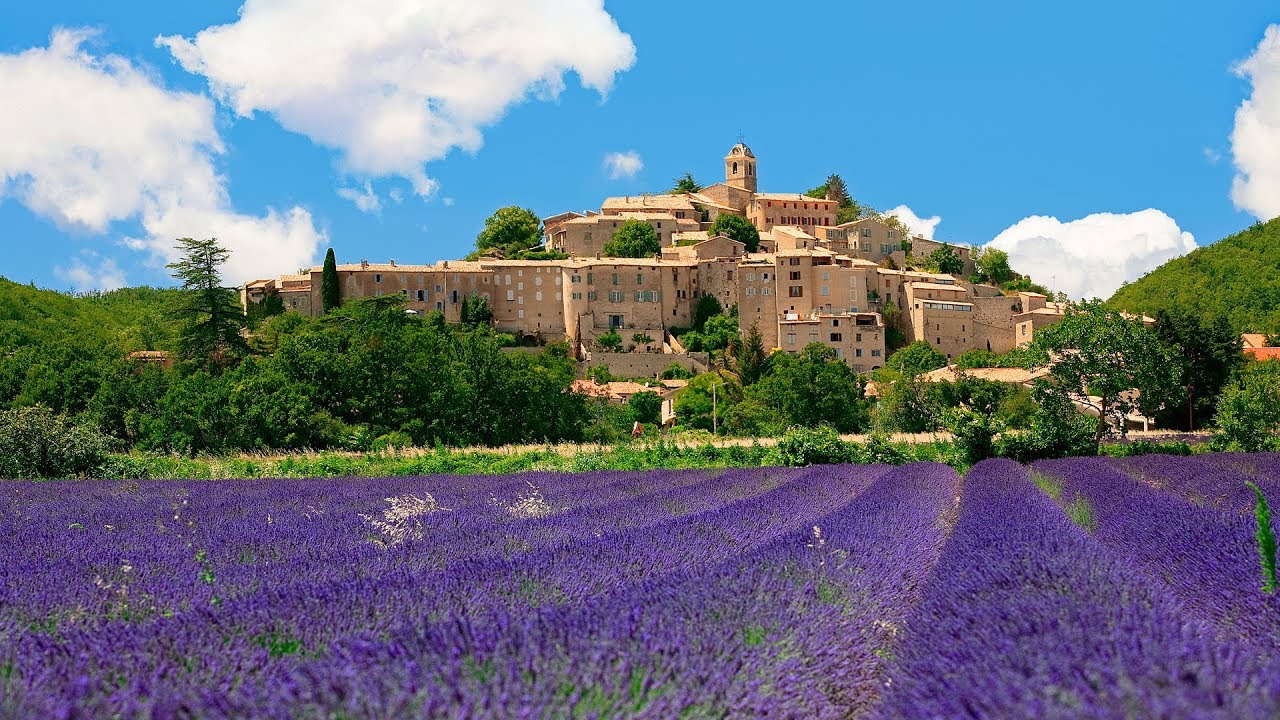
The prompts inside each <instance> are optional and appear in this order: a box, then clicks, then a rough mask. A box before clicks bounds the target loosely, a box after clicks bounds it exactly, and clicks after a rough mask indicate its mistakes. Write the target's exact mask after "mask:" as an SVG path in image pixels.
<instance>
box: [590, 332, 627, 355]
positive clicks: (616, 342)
mask: <svg viewBox="0 0 1280 720" xmlns="http://www.w3.org/2000/svg"><path fill="white" fill-rule="evenodd" d="M596 345H598V346H599V347H600V348H601V349H602V350H607V351H609V352H618V351H619V350H621V349H622V336H621V335H619V334H618V331H617V330H610V331H609V332H607V333H602V334H600V335H597V336H596Z"/></svg>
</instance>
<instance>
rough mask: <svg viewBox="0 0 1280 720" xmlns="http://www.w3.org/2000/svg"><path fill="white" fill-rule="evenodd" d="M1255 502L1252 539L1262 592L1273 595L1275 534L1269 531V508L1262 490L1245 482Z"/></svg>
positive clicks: (1274, 584) (1274, 589) (1274, 583)
mask: <svg viewBox="0 0 1280 720" xmlns="http://www.w3.org/2000/svg"><path fill="white" fill-rule="evenodd" d="M1245 485H1248V486H1249V489H1250V490H1252V491H1253V494H1254V495H1255V496H1256V497H1257V501H1256V502H1255V503H1254V505H1253V517H1254V520H1255V521H1256V523H1257V526H1258V527H1257V530H1255V531H1254V539H1255V540H1257V543H1258V559H1259V561H1261V563H1262V591H1263V592H1265V593H1269V594H1271V595H1274V594H1275V592H1276V534H1275V531H1274V530H1272V529H1271V508H1269V507H1268V506H1267V498H1266V496H1265V495H1263V494H1262V490H1260V489H1259V488H1258V486H1257V485H1255V484H1254V483H1252V482H1247V481H1246V482H1245Z"/></svg>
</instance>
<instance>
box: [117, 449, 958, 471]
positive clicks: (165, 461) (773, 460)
mask: <svg viewBox="0 0 1280 720" xmlns="http://www.w3.org/2000/svg"><path fill="white" fill-rule="evenodd" d="M851 445H855V444H853V443H851ZM891 447H892V448H893V452H891V453H886V454H884V455H885V456H883V457H882V456H880V455H876V456H873V457H870V458H869V459H871V460H875V461H878V462H889V463H894V464H901V463H908V462H919V461H934V462H943V463H947V464H950V465H952V466H958V465H959V463H960V460H959V454H958V453H957V452H956V451H955V448H954V447H953V446H952V444H951V443H950V442H947V441H937V442H932V443H916V444H910V443H893V444H892V445H891ZM785 464H788V463H787V458H785V457H783V456H782V455H781V454H780V453H779V451H778V450H777V449H776V448H774V447H766V446H763V445H760V444H758V443H755V444H751V445H730V446H727V447H720V446H717V445H712V444H710V443H707V444H702V445H694V446H682V445H674V444H670V443H664V442H655V443H636V444H628V445H618V446H613V447H606V448H598V449H595V448H593V449H583V450H578V451H576V452H565V451H564V450H563V449H561V448H557V447H547V448H544V449H536V450H525V451H520V452H510V451H500V450H493V451H488V450H450V449H436V450H426V449H412V450H408V451H395V450H391V451H384V452H370V453H333V452H320V453H299V454H293V455H284V456H270V455H262V456H252V455H246V456H235V457H195V458H187V457H180V456H174V455H148V454H140V453H132V454H128V455H124V454H120V455H111V456H110V457H109V458H108V460H107V462H106V463H104V464H103V466H102V468H101V470H100V471H99V472H98V473H96V476H97V477H100V478H104V479H150V478H174V479H187V480H219V479H232V478H311V477H389V476H412V475H505V474H509V473H516V472H524V471H530V470H537V471H544V472H545V471H563V472H586V471H590V470H651V469H659V468H662V469H684V468H719V467H726V468H727V467H760V466H765V465H785Z"/></svg>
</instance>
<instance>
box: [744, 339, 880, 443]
mask: <svg viewBox="0 0 1280 720" xmlns="http://www.w3.org/2000/svg"><path fill="white" fill-rule="evenodd" d="M770 365H771V367H770V369H769V372H768V374H766V375H765V376H764V377H763V378H762V379H761V380H760V381H759V382H757V383H755V384H754V385H752V386H751V387H750V388H749V389H748V390H747V397H748V399H750V400H754V401H756V402H758V403H759V404H760V405H762V406H764V407H766V408H768V409H769V410H770V411H771V412H772V413H774V414H775V415H776V417H777V418H778V419H779V420H781V421H784V422H785V423H786V425H801V426H804V427H817V426H819V425H830V426H831V427H833V428H835V429H836V430H838V431H840V432H844V433H850V432H860V431H862V430H865V429H866V428H867V426H868V424H869V418H870V412H869V405H868V403H867V401H866V395H865V382H864V380H863V379H862V378H861V377H860V376H859V375H858V374H857V373H855V372H854V371H853V369H852V368H850V367H849V365H848V364H847V363H845V362H844V361H843V360H841V359H840V358H839V357H837V356H836V352H835V350H832V349H831V348H829V347H827V346H825V345H823V344H821V343H810V344H809V345H808V346H807V347H805V349H804V350H802V351H801V352H800V353H799V354H798V355H790V354H786V353H778V354H776V355H775V356H774V357H773V359H772V360H771V361H770Z"/></svg>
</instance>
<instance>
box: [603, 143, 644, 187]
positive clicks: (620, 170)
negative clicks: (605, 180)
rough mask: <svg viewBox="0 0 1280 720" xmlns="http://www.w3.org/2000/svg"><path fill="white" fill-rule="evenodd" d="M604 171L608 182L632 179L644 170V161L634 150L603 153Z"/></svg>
mask: <svg viewBox="0 0 1280 720" xmlns="http://www.w3.org/2000/svg"><path fill="white" fill-rule="evenodd" d="M604 169H605V172H607V173H608V174H609V179H610V180H620V179H622V178H633V177H635V176H636V175H637V174H638V173H639V172H640V171H641V170H643V169H644V160H641V159H640V153H638V152H636V151H635V150H628V151H626V152H611V153H605V156H604Z"/></svg>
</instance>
